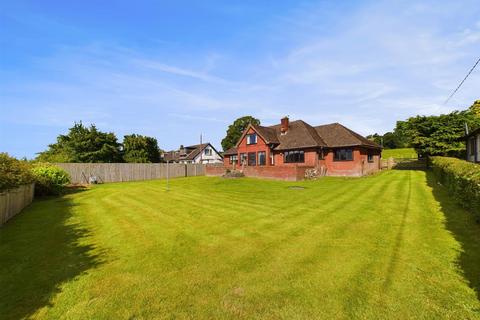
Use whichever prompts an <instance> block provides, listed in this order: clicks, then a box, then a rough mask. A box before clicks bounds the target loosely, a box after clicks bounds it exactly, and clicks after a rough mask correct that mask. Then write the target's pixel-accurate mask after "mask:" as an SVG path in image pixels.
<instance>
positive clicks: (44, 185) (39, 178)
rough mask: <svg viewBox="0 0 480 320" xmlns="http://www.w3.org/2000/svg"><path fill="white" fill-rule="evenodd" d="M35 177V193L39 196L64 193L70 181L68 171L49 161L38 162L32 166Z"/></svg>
mask: <svg viewBox="0 0 480 320" xmlns="http://www.w3.org/2000/svg"><path fill="white" fill-rule="evenodd" d="M32 174H33V176H34V178H35V194H36V195H39V196H46V195H59V194H62V193H63V191H64V189H65V187H66V186H67V185H68V184H69V183H70V176H69V175H68V173H67V172H66V171H65V170H63V169H62V168H59V167H57V166H54V165H51V164H48V163H37V164H35V165H34V166H33V168H32Z"/></svg>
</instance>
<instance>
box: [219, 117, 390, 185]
mask: <svg viewBox="0 0 480 320" xmlns="http://www.w3.org/2000/svg"><path fill="white" fill-rule="evenodd" d="M381 151H382V148H381V147H380V146H379V145H377V144H376V143H374V142H373V141H370V140H368V139H366V138H364V137H362V136H361V135H360V134H358V133H356V132H354V131H352V130H350V129H348V128H346V127H344V126H342V125H341V124H339V123H332V124H327V125H321V126H316V127H313V126H311V125H309V124H308V123H306V122H304V121H302V120H297V121H292V122H290V121H289V119H288V118H287V117H285V118H283V119H281V123H280V124H278V125H274V126H269V127H263V126H254V125H249V126H248V127H247V128H246V129H245V131H244V132H243V134H242V136H241V138H240V140H239V141H238V143H237V145H236V146H235V147H234V148H231V149H230V150H227V151H226V152H225V153H224V167H225V168H228V169H234V168H235V169H238V170H243V172H244V173H245V175H246V176H257V177H267V178H277V179H286V180H300V179H303V178H304V177H305V173H306V172H307V170H309V169H311V170H310V171H309V172H313V173H314V174H315V175H327V176H363V175H366V174H370V173H373V172H376V171H378V170H380V156H381Z"/></svg>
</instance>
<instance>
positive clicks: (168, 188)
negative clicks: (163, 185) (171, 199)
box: [167, 160, 170, 191]
mask: <svg viewBox="0 0 480 320" xmlns="http://www.w3.org/2000/svg"><path fill="white" fill-rule="evenodd" d="M169 162H170V161H169V160H167V191H169V190H170V185H169V181H168V180H169V178H170V174H169V170H168V164H169Z"/></svg>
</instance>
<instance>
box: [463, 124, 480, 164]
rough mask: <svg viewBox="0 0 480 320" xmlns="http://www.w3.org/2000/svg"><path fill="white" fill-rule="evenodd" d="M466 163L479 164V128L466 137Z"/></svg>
mask: <svg viewBox="0 0 480 320" xmlns="http://www.w3.org/2000/svg"><path fill="white" fill-rule="evenodd" d="M466 140H467V141H466V143H467V161H470V162H480V128H478V129H477V130H474V131H472V132H471V133H470V134H468V135H467V136H466Z"/></svg>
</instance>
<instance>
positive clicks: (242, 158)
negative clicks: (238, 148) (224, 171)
mask: <svg viewBox="0 0 480 320" xmlns="http://www.w3.org/2000/svg"><path fill="white" fill-rule="evenodd" d="M244 163H247V154H246V153H240V164H244Z"/></svg>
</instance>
